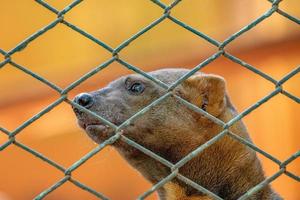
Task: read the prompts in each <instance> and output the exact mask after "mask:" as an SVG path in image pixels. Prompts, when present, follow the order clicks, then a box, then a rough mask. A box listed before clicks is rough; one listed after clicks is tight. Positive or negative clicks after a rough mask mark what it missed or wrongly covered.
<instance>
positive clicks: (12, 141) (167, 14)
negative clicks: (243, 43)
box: [0, 0, 300, 200]
mask: <svg viewBox="0 0 300 200" xmlns="http://www.w3.org/2000/svg"><path fill="white" fill-rule="evenodd" d="M35 1H36V3H38V4H39V5H41V6H42V7H44V8H46V9H48V10H49V12H52V13H55V14H56V15H57V19H56V20H54V21H52V22H51V23H50V24H48V25H46V26H45V27H44V28H42V29H40V30H38V31H36V32H35V33H34V34H32V35H31V36H29V37H28V38H26V39H25V40H24V41H22V42H21V43H19V44H18V45H17V46H16V47H15V48H13V49H11V50H10V51H8V52H6V51H4V50H2V49H0V54H2V55H3V56H4V58H5V59H4V61H3V62H1V63H0V69H1V68H2V67H4V66H5V65H6V64H8V63H9V64H11V65H12V66H13V67H15V68H17V69H19V70H21V71H22V72H24V73H26V74H29V75H30V76H32V77H34V78H35V79H37V80H39V81H41V82H42V83H44V84H46V85H47V86H49V87H51V88H52V89H54V90H56V91H57V92H58V93H59V94H60V97H59V98H58V99H57V100H56V101H54V102H53V103H52V104H50V105H48V106H47V107H46V108H44V109H43V110H42V111H40V112H39V113H37V114H36V115H35V116H33V117H32V118H30V119H29V120H27V121H26V122H24V123H23V124H22V125H20V126H19V127H18V128H16V129H15V130H13V131H8V130H7V129H5V128H4V127H0V130H1V131H2V132H3V133H4V134H6V135H7V136H8V140H7V141H6V142H5V143H3V144H1V145H0V151H3V150H5V148H6V147H8V146H9V145H15V146H17V147H19V148H21V149H23V150H25V151H27V152H29V153H31V154H32V155H34V156H36V157H38V158H39V159H41V160H43V161H45V162H46V163H48V164H49V165H52V166H53V167H55V168H56V169H57V170H60V171H61V172H63V173H64V177H63V178H62V179H61V180H59V181H58V182H56V183H55V184H53V185H52V186H50V187H49V188H47V189H45V190H44V191H42V192H41V193H40V194H38V195H37V196H36V197H35V199H37V200H38V199H43V198H44V197H46V196H47V195H48V194H49V193H51V192H53V191H54V190H56V189H57V188H58V187H60V186H61V185H63V184H64V183H66V182H67V181H69V182H71V183H73V184H74V185H76V186H78V187H79V188H81V189H83V190H86V191H87V192H89V193H91V194H93V195H95V196H96V197H98V198H100V199H109V198H107V197H106V196H105V195H104V194H102V193H100V192H98V191H96V190H95V189H92V188H90V187H89V186H87V185H84V184H82V183H81V182H79V181H77V180H75V179H74V178H73V177H72V172H73V171H74V170H76V169H77V168H78V167H80V166H81V165H83V164H84V163H85V162H86V161H88V160H89V159H90V158H91V157H92V156H94V155H95V154H97V153H98V152H99V151H101V150H102V149H103V148H105V147H106V146H107V145H109V144H112V143H114V142H115V141H116V140H120V139H121V140H123V141H125V142H126V143H127V144H129V145H131V146H132V147H134V148H136V149H138V150H140V151H141V152H143V153H145V154H146V155H148V156H150V157H152V158H153V159H156V160H158V161H159V162H161V163H162V164H164V165H165V166H167V167H169V168H170V169H171V173H170V175H168V176H167V177H165V178H164V179H163V180H161V181H160V182H158V183H157V184H156V185H154V186H153V187H152V188H150V189H149V190H148V191H146V192H144V193H143V194H141V195H140V196H139V197H138V199H145V198H146V197H147V196H149V195H150V194H151V193H153V192H154V191H156V190H157V189H158V188H160V187H162V186H163V185H164V184H165V183H167V182H168V181H170V180H172V179H173V178H175V177H177V178H178V179H179V180H181V181H183V182H185V183H186V184H188V185H190V186H192V187H193V188H195V189H197V190H199V191H200V192H202V193H204V194H207V195H208V196H210V197H211V198H213V199H217V200H221V199H222V198H221V197H219V196H217V195H216V194H214V193H212V192H211V191H209V190H208V189H206V188H204V187H202V186H201V185H199V184H197V183H195V182H194V181H192V180H190V179H188V178H187V177H185V176H183V175H181V174H180V173H179V170H178V169H179V168H180V167H182V166H183V165H184V164H186V163H187V162H188V161H189V160H191V159H193V158H194V157H195V156H197V155H198V154H199V153H200V152H202V151H203V150H204V149H205V148H207V147H209V146H210V145H213V144H214V143H215V142H216V141H218V140H219V139H221V138H222V137H224V136H225V135H228V136H230V137H232V138H233V139H235V140H237V141H239V142H241V143H243V144H244V145H247V146H249V147H250V148H252V149H253V150H255V151H256V152H258V153H260V154H262V155H263V156H265V157H267V158H268V159H270V160H271V161H273V162H274V163H276V164H277V165H278V167H279V170H278V171H277V172H276V173H275V174H273V175H272V176H270V177H268V178H267V179H265V180H264V181H262V182H261V183H259V184H258V185H256V186H255V187H253V188H251V189H250V190H249V191H247V192H246V193H245V194H244V195H242V196H241V197H240V198H239V200H243V199H247V198H248V197H250V196H251V195H253V194H254V193H256V192H258V191H259V190H261V189H262V188H263V187H264V186H266V185H267V184H269V183H271V182H272V181H274V180H275V179H276V178H278V177H279V176H280V175H282V174H286V175H287V176H289V177H291V178H292V179H294V180H296V181H298V182H300V177H299V176H298V175H295V174H293V173H291V172H289V171H288V170H287V169H286V166H287V165H288V164H289V163H291V162H292V161H293V160H295V159H296V158H297V157H299V156H300V151H298V152H295V154H293V155H291V156H290V157H289V158H288V159H287V160H285V161H280V160H279V159H277V158H275V157H274V156H272V155H271V154H269V153H267V152H266V151H264V150H262V149H260V148H258V147H257V146H255V144H253V143H251V142H249V141H247V140H245V139H244V138H241V137H239V136H238V135H236V134H235V133H233V132H231V131H230V130H229V127H231V126H232V125H233V124H234V123H236V122H237V121H238V120H240V119H242V118H243V117H244V116H246V115H248V114H249V113H251V112H252V111H253V110H255V109H257V108H258V107H259V106H260V105H262V104H264V103H266V102H267V101H268V100H270V99H271V98H272V97H274V96H275V95H277V94H279V93H281V94H283V95H285V96H287V97H288V98H290V99H291V100H293V101H295V102H296V103H298V104H299V103H300V98H299V97H297V96H295V95H293V94H291V93H289V92H287V91H286V90H284V89H283V88H282V85H283V84H284V83H285V82H286V81H288V80H289V79H290V78H291V77H293V76H295V75H296V74H297V73H299V71H300V66H297V67H296V68H295V69H294V70H292V71H291V72H290V73H288V74H287V75H285V76H284V77H282V79H280V80H275V79H274V78H272V77H271V76H270V75H268V74H265V73H263V72H262V71H260V70H259V69H257V68H255V67H254V66H251V65H250V64H248V63H246V62H244V61H243V60H241V59H239V58H237V57H235V56H234V55H231V54H229V53H228V52H226V50H225V49H224V48H225V47H226V46H227V45H228V44H229V43H231V42H232V41H233V40H235V39H236V38H238V37H239V36H241V35H242V34H245V33H246V32H248V31H249V30H251V29H252V28H253V27H255V26H256V25H258V24H259V23H261V22H262V21H264V20H265V19H267V18H269V17H271V16H272V15H273V14H274V13H275V12H277V13H278V14H280V15H282V16H283V17H285V18H287V19H289V20H291V21H292V22H294V23H295V25H299V24H300V20H299V19H298V18H296V17H294V16H291V15H289V14H288V13H286V12H285V11H283V10H281V9H280V8H279V4H280V2H281V0H268V1H269V2H270V9H269V10H267V11H266V12H265V13H264V14H263V15H261V16H260V17H258V18H257V19H255V20H254V21H253V22H251V23H250V24H248V25H246V26H245V27H243V28H242V29H241V30H239V31H238V32H236V33H234V34H232V35H231V36H230V37H228V38H227V39H225V40H224V41H223V42H219V41H217V40H215V39H213V38H211V37H209V36H208V35H206V34H204V33H202V32H200V31H199V30H196V29H194V28H193V27H191V26H189V25H187V24H186V23H184V22H182V21H180V20H178V19H177V18H175V17H174V16H172V15H171V10H172V8H174V7H175V6H176V5H177V4H178V3H180V2H181V0H175V1H174V2H172V3H171V4H170V5H165V4H164V3H162V2H161V1H159V0H150V1H151V2H153V3H154V4H156V5H157V6H159V7H160V8H161V9H162V11H163V15H162V16H161V17H159V18H158V19H157V20H155V21H153V22H152V23H151V24H149V25H148V26H146V27H144V28H143V29H141V30H140V31H138V32H137V33H136V34H134V35H132V36H131V37H130V38H128V39H127V40H126V41H124V42H123V43H121V44H120V45H119V46H118V47H116V48H112V47H110V46H109V45H107V44H105V43H104V42H102V41H101V40H99V39H97V38H95V37H94V36H92V35H91V34H89V33H87V32H86V31H84V30H82V29H81V28H79V27H78V26H75V25H73V24H71V23H70V22H68V21H66V20H65V19H64V16H65V15H66V14H67V13H68V12H69V11H70V10H71V9H72V8H74V7H75V6H78V5H79V4H80V2H82V0H75V1H73V2H72V3H71V4H69V5H68V6H66V7H65V8H64V9H63V10H61V11H59V10H57V9H56V8H54V7H53V6H51V5H50V4H48V3H46V2H45V1H43V0H35ZM165 20H170V21H172V22H174V23H175V24H177V25H178V26H181V27H183V28H184V29H186V30H187V31H190V32H192V33H194V34H195V35H197V36H198V37H199V39H204V40H206V41H208V42H209V43H210V44H211V45H214V46H216V47H217V48H218V51H217V52H215V53H214V54H213V55H211V56H210V57H208V58H207V59H206V60H204V61H203V62H201V63H200V64H198V65H197V66H195V67H194V68H193V69H192V70H190V71H189V72H188V73H186V74H185V75H184V76H182V77H181V78H180V79H178V80H177V81H176V82H175V83H173V84H172V85H171V86H169V85H166V84H164V83H163V82H161V81H160V80H158V79H156V78H154V77H152V76H151V75H149V74H147V73H146V72H143V71H142V70H141V69H140V68H138V67H136V66H133V65H131V64H130V63H128V62H126V61H125V60H123V59H122V58H120V57H119V55H118V54H119V52H121V51H122V50H123V49H124V48H126V46H128V45H129V44H130V43H131V42H133V41H134V40H136V39H138V38H139V36H141V35H143V34H144V33H146V32H147V31H149V30H150V29H152V28H153V27H155V26H156V25H158V24H159V23H161V22H162V21H165ZM59 23H61V24H64V25H65V26H67V27H69V28H70V29H72V30H74V31H75V32H77V33H79V34H81V35H82V36H84V37H86V38H88V39H90V40H91V41H93V42H95V43H96V44H98V45H100V46H102V47H103V48H104V49H106V50H107V51H109V52H110V53H111V54H112V56H111V58H109V59H108V60H107V61H105V62H103V63H102V64H101V65H99V66H97V67H96V68H94V69H93V70H91V71H90V72H88V73H86V74H85V75H83V76H82V77H81V78H79V79H78V80H76V81H75V82H73V83H71V84H69V85H68V86H67V87H66V88H60V87H58V86H57V85H55V84H53V83H52V82H50V81H48V80H47V79H45V78H43V77H41V76H40V75H38V74H36V73H35V72H33V71H31V70H29V69H28V68H26V67H24V66H21V65H19V64H17V63H16V62H14V61H13V60H12V58H11V56H12V55H13V54H14V53H16V52H18V51H22V50H24V49H25V48H26V46H27V45H28V44H29V43H31V42H33V41H34V40H35V39H36V38H38V37H39V36H41V35H43V34H44V33H46V32H47V31H48V30H50V29H53V28H55V27H56V26H57V25H58V24H59ZM221 56H223V57H225V58H228V59H229V60H231V61H233V62H235V63H238V64H239V65H240V66H241V67H244V68H246V69H248V70H250V71H252V72H253V73H256V74H258V75H260V76H261V77H263V78H264V79H266V80H267V81H270V82H271V83H273V84H274V86H275V89H274V90H273V91H272V92H270V93H269V94H268V95H266V96H265V97H264V98H262V99H260V100H259V101H258V102H256V103H255V104H253V105H251V106H250V107H249V108H247V109H245V110H244V111H243V112H242V113H240V114H239V115H237V116H236V117H234V118H233V119H231V120H230V121H229V122H227V123H224V122H223V121H221V120H219V119H217V118H215V117H214V116H212V115H210V114H209V113H207V112H205V111H204V110H202V109H200V108H198V107H197V106H195V105H193V104H191V103H189V102H188V101H186V100H184V99H182V98H181V97H179V96H176V95H174V94H173V93H172V90H173V89H174V88H175V87H176V86H177V85H179V84H180V83H182V81H184V80H186V79H187V78H189V77H190V76H192V75H193V74H194V73H196V72H197V71H199V70H200V69H202V68H204V67H205V66H207V65H208V64H209V63H210V62H212V61H214V60H216V59H217V58H219V57H221ZM113 62H118V63H120V64H122V65H123V66H124V67H126V68H128V69H130V70H132V71H134V72H136V73H138V74H141V75H143V76H144V77H146V78H148V79H150V80H151V81H153V82H155V83H156V84H157V85H159V86H160V87H162V88H163V89H165V94H164V95H163V96H161V97H160V98H158V99H157V100H155V101H154V102H152V103H151V104H149V105H148V106H146V107H145V108H143V109H142V110H141V111H139V112H137V113H136V114H135V115H133V116H132V117H131V118H129V119H128V120H126V121H125V122H124V123H123V124H121V125H120V126H116V125H114V124H112V123H111V122H109V121H107V120H106V119H104V118H102V117H101V116H98V115H97V114H95V113H93V112H91V111H89V110H87V109H85V108H84V107H82V106H80V105H78V104H76V103H74V102H72V101H71V100H69V99H68V98H67V94H68V92H69V91H71V90H72V89H73V88H75V87H76V86H78V85H79V84H81V83H82V82H83V81H85V80H86V79H88V78H90V77H91V76H93V75H94V74H96V73H98V72H99V71H101V70H102V69H104V68H106V67H108V66H109V65H110V64H111V63H113ZM171 95H173V96H175V97H176V98H177V99H178V100H180V101H181V102H182V103H183V104H184V105H185V106H187V107H189V108H191V109H193V110H194V111H196V112H198V113H200V114H202V115H204V116H206V117H207V118H209V119H211V120H212V121H214V122H215V123H216V124H219V125H221V126H222V127H223V130H222V132H220V133H219V134H217V135H216V136H215V137H213V138H212V139H210V140H209V141H207V142H206V143H204V144H203V145H201V146H199V147H198V148H197V149H195V150H194V151H192V152H191V153H189V154H188V155H187V156H185V157H184V158H183V159H182V160H180V161H179V162H177V163H176V164H172V163H171V162H169V161H168V160H166V159H164V158H162V157H160V156H159V155H157V154H155V153H153V152H152V151H150V150H148V149H146V148H144V147H143V146H141V145H140V144H138V143H136V142H134V141H132V140H131V139H129V138H127V137H126V136H124V135H122V134H121V132H122V129H123V128H124V127H126V126H127V125H128V124H130V122H131V121H133V120H135V119H136V118H138V117H139V116H141V115H142V114H143V113H145V112H147V111H148V110H149V109H151V108H152V107H153V106H155V105H157V104H159V103H160V102H162V101H164V99H166V98H167V97H169V96H171ZM62 102H66V103H68V104H70V105H72V106H74V107H76V108H78V109H80V110H82V111H83V112H86V113H89V114H91V115H92V116H94V117H95V118H97V119H99V120H101V121H102V122H103V123H104V124H106V125H109V126H110V127H111V128H113V129H114V130H115V134H114V136H112V137H111V138H109V139H107V140H106V141H105V142H103V143H101V144H100V145H98V146H97V147H96V148H95V149H93V150H92V151H91V152H89V153H88V154H86V155H85V156H83V157H82V158H81V159H80V160H78V161H77V162H75V163H74V164H73V165H71V166H70V167H69V168H65V167H63V166H61V165H59V164H58V163H56V162H55V161H53V160H50V159H49V158H47V157H46V156H44V155H42V154H41V153H39V152H37V151H35V150H34V149H32V148H30V147H28V146H26V145H24V144H22V143H20V142H19V141H17V140H16V136H17V135H18V134H19V133H21V131H22V130H23V129H24V128H25V127H27V126H29V125H30V124H31V123H34V122H35V121H36V120H37V119H39V118H40V117H42V116H43V115H44V114H46V113H47V112H49V111H50V110H51V109H53V108H54V107H56V106H57V105H59V104H61V103H62Z"/></svg>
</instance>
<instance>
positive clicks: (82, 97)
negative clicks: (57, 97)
mask: <svg viewBox="0 0 300 200" xmlns="http://www.w3.org/2000/svg"><path fill="white" fill-rule="evenodd" d="M74 102H75V103H78V104H79V105H81V106H83V107H85V108H90V107H92V105H93V103H94V100H93V97H92V95H90V94H88V93H81V94H79V95H77V96H76V97H75V98H74Z"/></svg>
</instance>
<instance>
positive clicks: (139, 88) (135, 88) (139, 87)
mask: <svg viewBox="0 0 300 200" xmlns="http://www.w3.org/2000/svg"><path fill="white" fill-rule="evenodd" d="M144 90H145V86H144V85H143V84H142V83H133V84H132V85H131V86H130V87H129V88H128V91H129V92H131V93H133V94H141V93H142V92H144Z"/></svg>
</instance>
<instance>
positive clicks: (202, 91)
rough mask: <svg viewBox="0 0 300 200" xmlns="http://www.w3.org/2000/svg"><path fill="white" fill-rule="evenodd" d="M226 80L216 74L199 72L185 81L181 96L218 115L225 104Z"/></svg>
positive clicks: (182, 85)
mask: <svg viewBox="0 0 300 200" xmlns="http://www.w3.org/2000/svg"><path fill="white" fill-rule="evenodd" d="M225 90H226V89H225V80H224V79H223V78H222V77H220V76H216V75H211V74H197V75H193V76H191V77H190V78H188V79H187V80H185V81H183V83H182V84H181V88H180V91H179V93H180V96H182V97H183V98H184V99H186V100H187V101H189V102H191V103H192V104H194V105H196V106H198V107H199V108H202V109H203V110H205V111H207V112H208V113H210V114H212V115H214V116H218V115H219V114H220V113H221V112H222V111H223V110H224V106H225V93H226V91H225Z"/></svg>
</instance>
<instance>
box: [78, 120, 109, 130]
mask: <svg viewBox="0 0 300 200" xmlns="http://www.w3.org/2000/svg"><path fill="white" fill-rule="evenodd" d="M78 124H79V126H80V127H81V128H82V129H84V130H85V131H87V130H88V129H90V128H91V127H94V128H95V127H96V128H97V129H101V130H105V129H109V128H110V127H109V126H108V125H104V124H102V123H99V122H96V123H95V122H91V123H87V122H83V121H78Z"/></svg>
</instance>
